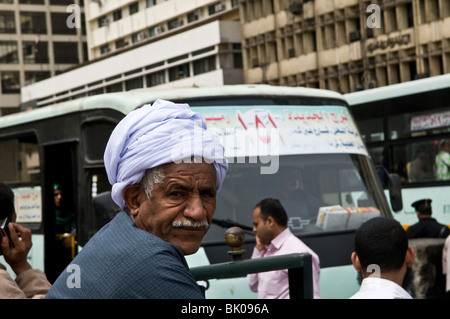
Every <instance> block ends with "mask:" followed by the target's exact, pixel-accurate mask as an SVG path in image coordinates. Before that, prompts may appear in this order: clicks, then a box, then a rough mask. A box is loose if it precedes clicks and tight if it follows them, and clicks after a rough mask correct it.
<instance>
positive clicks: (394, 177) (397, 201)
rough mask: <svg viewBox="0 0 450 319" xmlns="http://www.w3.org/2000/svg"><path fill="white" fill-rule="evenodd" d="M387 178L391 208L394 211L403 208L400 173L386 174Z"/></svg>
mask: <svg viewBox="0 0 450 319" xmlns="http://www.w3.org/2000/svg"><path fill="white" fill-rule="evenodd" d="M388 178H389V181H388V189H389V198H390V200H391V207H392V210H393V211H394V212H398V211H401V210H402V209H403V199H402V182H401V180H400V175H398V174H388Z"/></svg>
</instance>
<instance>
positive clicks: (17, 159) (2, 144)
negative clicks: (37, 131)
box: [0, 135, 40, 183]
mask: <svg viewBox="0 0 450 319" xmlns="http://www.w3.org/2000/svg"><path fill="white" fill-rule="evenodd" d="M0 154H1V157H0V167H1V169H0V181H3V182H15V183H30V182H38V181H39V178H40V161H39V151H38V144H37V139H36V137H35V136H33V135H28V136H23V137H19V138H12V139H7V140H0Z"/></svg>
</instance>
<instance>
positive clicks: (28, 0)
mask: <svg viewBox="0 0 450 319" xmlns="http://www.w3.org/2000/svg"><path fill="white" fill-rule="evenodd" d="M2 2H3V1H2ZM9 3H13V0H11V2H9ZM19 3H20V4H44V0H19Z"/></svg>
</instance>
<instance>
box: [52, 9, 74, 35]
mask: <svg viewBox="0 0 450 319" xmlns="http://www.w3.org/2000/svg"><path fill="white" fill-rule="evenodd" d="M51 19H52V32H53V34H74V35H75V34H77V29H76V28H68V27H67V14H66V13H51Z"/></svg>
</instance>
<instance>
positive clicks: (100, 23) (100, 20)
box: [98, 16, 109, 28]
mask: <svg viewBox="0 0 450 319" xmlns="http://www.w3.org/2000/svg"><path fill="white" fill-rule="evenodd" d="M108 24H109V20H108V18H107V17H106V16H104V17H100V18H98V27H99V28H101V27H106V26H107V25H108Z"/></svg>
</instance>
